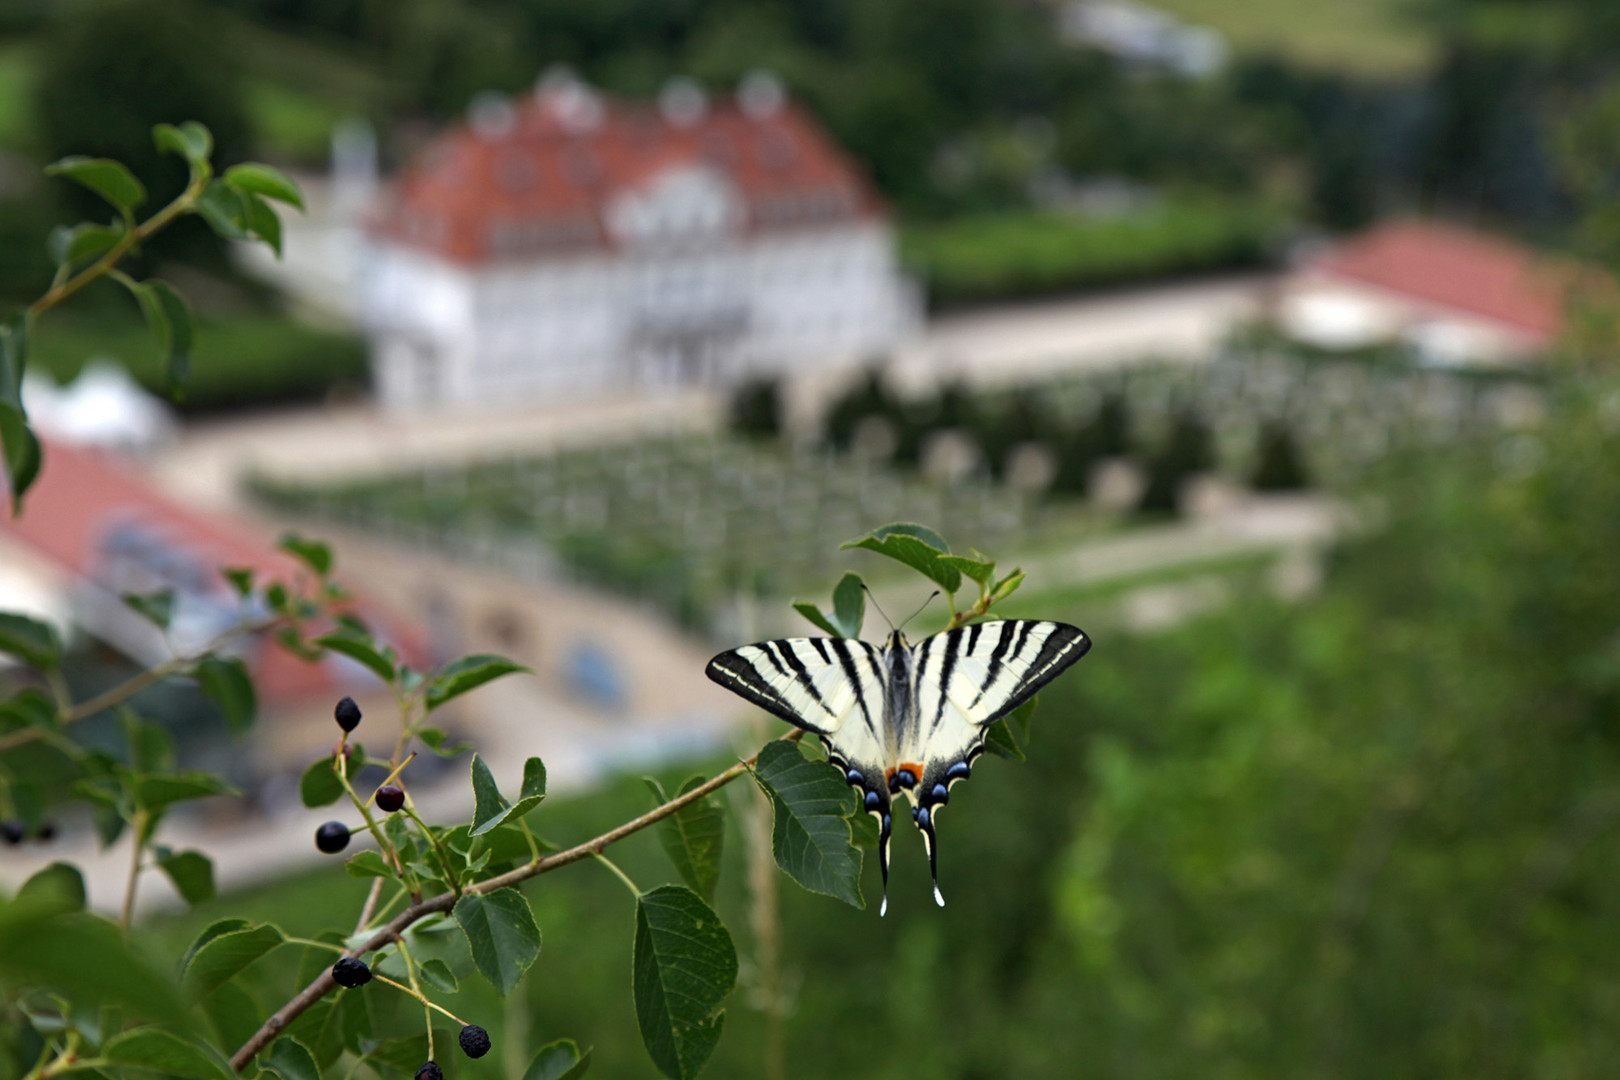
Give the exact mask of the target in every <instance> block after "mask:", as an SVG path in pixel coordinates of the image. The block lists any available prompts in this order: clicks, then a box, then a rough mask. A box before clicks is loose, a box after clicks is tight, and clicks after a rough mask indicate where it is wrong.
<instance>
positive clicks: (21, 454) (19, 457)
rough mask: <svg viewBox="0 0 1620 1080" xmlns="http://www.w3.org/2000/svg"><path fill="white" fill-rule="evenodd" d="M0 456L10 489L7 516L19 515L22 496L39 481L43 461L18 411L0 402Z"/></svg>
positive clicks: (19, 410)
mask: <svg viewBox="0 0 1620 1080" xmlns="http://www.w3.org/2000/svg"><path fill="white" fill-rule="evenodd" d="M0 452H3V453H4V454H5V457H6V483H7V484H8V485H9V486H10V489H11V516H12V517H16V516H17V515H18V514H21V513H22V500H23V495H24V494H25V493H27V491H28V489H29V488H30V487H33V485H34V481H35V480H36V479H38V478H39V467H40V463H41V462H42V461H43V460H44V458H43V455H42V454H41V451H40V448H39V439H38V437H37V436H35V434H34V429H33V428H31V427H29V426H28V420H27V418H26V417H25V416H24V415H23V411H22V409H21V408H19V407H17V406H14V405H8V404H5V403H3V402H0Z"/></svg>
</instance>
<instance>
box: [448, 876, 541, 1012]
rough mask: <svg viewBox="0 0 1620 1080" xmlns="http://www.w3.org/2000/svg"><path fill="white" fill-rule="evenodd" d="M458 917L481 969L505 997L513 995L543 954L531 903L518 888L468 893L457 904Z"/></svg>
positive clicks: (474, 958) (475, 961) (538, 929)
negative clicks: (530, 907)
mask: <svg viewBox="0 0 1620 1080" xmlns="http://www.w3.org/2000/svg"><path fill="white" fill-rule="evenodd" d="M455 916H456V922H458V923H460V924H461V929H462V930H463V931H465V933H466V935H467V944H468V945H469V946H470V947H471V949H472V957H473V963H475V964H477V965H478V970H479V971H480V972H482V973H483V975H484V978H486V979H488V980H489V981H490V982H491V983H493V984H494V986H495V989H497V990H499V991H500V992H501V994H502V995H503V996H504V995H506V994H509V993H511V992H512V987H514V986H516V985H517V982H518V980H519V979H521V978H523V973H524V972H526V971H528V970H529V966H530V965H531V964H533V963H534V961H535V958H536V957H538V956H539V955H540V927H539V926H537V925H535V921H534V912H532V911H530V910H529V902H528V901H527V900H525V899H524V898H523V894H522V893H520V892H518V891H517V890H516V889H496V890H495V891H494V892H492V893H490V894H488V895H487V896H479V895H477V894H474V893H468V894H466V895H464V896H462V898H461V899H460V900H457V901H456V907H455Z"/></svg>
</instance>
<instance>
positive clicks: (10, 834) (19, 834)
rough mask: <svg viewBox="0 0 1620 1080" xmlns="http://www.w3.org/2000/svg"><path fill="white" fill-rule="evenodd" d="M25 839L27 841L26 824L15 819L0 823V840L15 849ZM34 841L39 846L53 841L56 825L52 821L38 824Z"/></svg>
mask: <svg viewBox="0 0 1620 1080" xmlns="http://www.w3.org/2000/svg"><path fill="white" fill-rule="evenodd" d="M26 839H28V823H27V822H25V821H20V820H18V819H16V818H11V819H8V820H6V821H0V840H4V841H5V842H6V843H7V844H10V845H12V846H13V847H15V846H16V845H18V844H20V843H22V842H23V841H24V840H26ZM34 839H35V840H37V841H39V842H40V843H41V844H44V843H48V842H50V841H52V840H55V839H56V823H55V822H53V821H42V822H40V824H39V828H37V829H35V830H34Z"/></svg>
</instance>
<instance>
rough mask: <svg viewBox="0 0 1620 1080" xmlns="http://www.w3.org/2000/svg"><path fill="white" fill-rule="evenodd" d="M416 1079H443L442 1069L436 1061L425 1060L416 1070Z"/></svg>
mask: <svg viewBox="0 0 1620 1080" xmlns="http://www.w3.org/2000/svg"><path fill="white" fill-rule="evenodd" d="M416 1080H444V1070H443V1069H441V1068H439V1063H438V1062H436V1061H426V1062H423V1063H422V1067H421V1068H420V1069H417V1070H416Z"/></svg>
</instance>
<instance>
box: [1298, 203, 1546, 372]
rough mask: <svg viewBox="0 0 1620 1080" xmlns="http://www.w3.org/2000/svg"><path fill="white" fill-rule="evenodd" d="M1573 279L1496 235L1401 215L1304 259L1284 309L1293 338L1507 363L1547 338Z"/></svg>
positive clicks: (1438, 357) (1535, 349)
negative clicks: (1392, 344) (1394, 344)
mask: <svg viewBox="0 0 1620 1080" xmlns="http://www.w3.org/2000/svg"><path fill="white" fill-rule="evenodd" d="M1575 277H1576V270H1575V268H1574V267H1572V266H1571V265H1569V264H1567V263H1559V262H1557V261H1555V260H1552V259H1550V258H1548V257H1546V256H1544V255H1542V254H1540V253H1538V252H1536V251H1534V250H1532V249H1530V248H1526V247H1523V246H1520V245H1518V244H1515V243H1513V242H1511V241H1508V240H1504V239H1501V238H1499V237H1495V236H1491V235H1488V234H1485V233H1480V232H1475V231H1472V230H1468V229H1463V228H1459V227H1456V226H1452V225H1445V224H1441V223H1438V222H1432V221H1419V220H1408V221H1397V222H1392V223H1390V224H1386V225H1382V226H1379V227H1377V228H1375V229H1372V230H1371V231H1369V232H1366V233H1363V234H1361V235H1360V236H1357V237H1353V238H1351V239H1349V240H1347V241H1345V242H1344V243H1342V244H1340V245H1338V246H1336V247H1333V248H1331V249H1329V250H1328V251H1326V252H1324V253H1323V254H1321V255H1320V256H1318V257H1317V258H1314V259H1312V260H1310V261H1309V262H1307V263H1306V264H1305V265H1304V266H1303V267H1302V268H1301V269H1300V270H1299V271H1298V272H1296V274H1295V275H1294V276H1293V278H1292V279H1291V280H1290V281H1289V282H1288V283H1287V285H1286V286H1285V289H1284V293H1283V298H1282V302H1281V305H1280V315H1281V321H1282V322H1283V325H1284V326H1285V327H1286V328H1287V329H1289V330H1290V332H1292V333H1293V334H1294V335H1295V336H1296V337H1299V338H1301V339H1303V340H1307V341H1310V342H1312V343H1315V344H1320V345H1325V346H1329V347H1357V346H1361V345H1368V344H1373V343H1376V342H1379V341H1388V340H1405V341H1407V342H1409V343H1410V344H1412V345H1413V346H1415V347H1416V348H1417V349H1418V351H1419V354H1420V355H1421V356H1423V357H1424V358H1426V359H1428V360H1430V361H1432V362H1435V363H1447V364H1449V363H1487V364H1490V363H1505V362H1512V361H1516V360H1521V359H1523V358H1525V357H1527V356H1529V355H1532V354H1534V353H1537V352H1539V351H1541V350H1543V349H1545V348H1546V347H1547V346H1548V345H1549V344H1550V343H1551V342H1552V341H1553V339H1554V338H1555V337H1556V336H1557V334H1558V333H1559V330H1560V329H1561V327H1562V325H1563V320H1564V312H1565V309H1566V305H1567V302H1568V293H1569V289H1570V287H1571V286H1572V284H1573V283H1574V281H1575Z"/></svg>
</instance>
